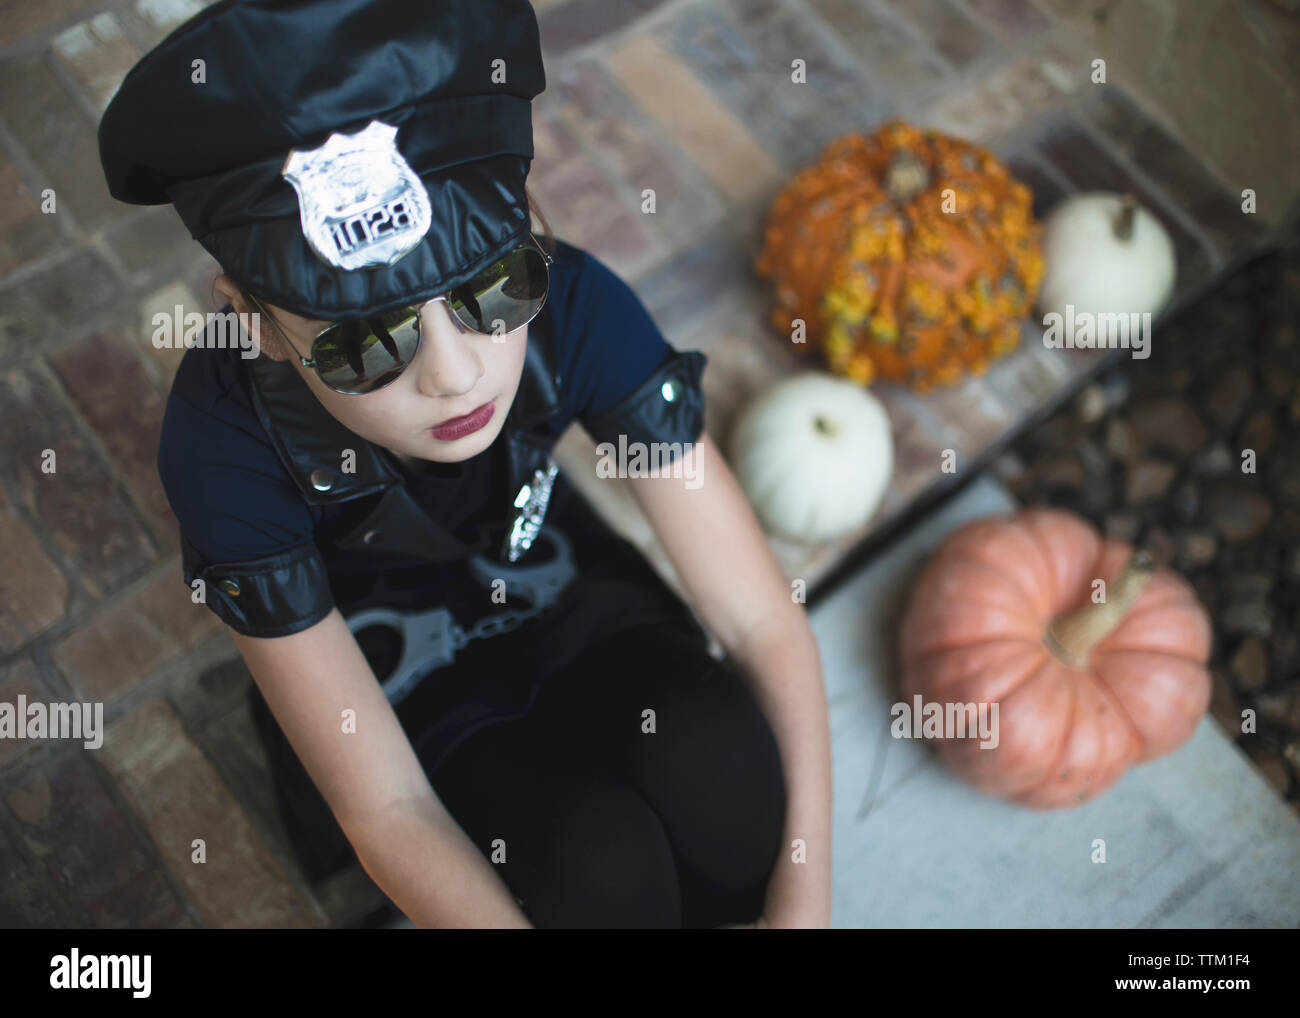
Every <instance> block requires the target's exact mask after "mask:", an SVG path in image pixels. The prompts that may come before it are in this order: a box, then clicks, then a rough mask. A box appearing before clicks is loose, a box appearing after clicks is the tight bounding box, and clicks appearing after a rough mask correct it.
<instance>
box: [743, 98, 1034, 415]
mask: <svg viewBox="0 0 1300 1018" xmlns="http://www.w3.org/2000/svg"><path fill="white" fill-rule="evenodd" d="M1040 234H1041V226H1040V225H1039V224H1038V223H1037V222H1036V221H1035V220H1034V218H1033V211H1032V199H1031V195H1030V192H1029V189H1028V188H1026V187H1025V186H1024V185H1023V184H1021V183H1020V182H1018V181H1017V180H1015V178H1013V177H1012V176H1011V174H1010V173H1009V171H1008V170H1007V169H1006V167H1005V166H1004V165H1003V164H1002V163H1000V162H999V161H998V160H997V159H996V158H995V157H994V156H993V155H992V154H991V153H990V152H989V151H988V150H986V149H983V148H980V147H979V146H977V145H972V144H970V143H968V142H965V141H961V140H960V139H957V138H949V137H946V136H945V135H942V134H939V133H938V132H935V131H926V130H921V129H919V128H916V127H913V126H911V125H909V124H905V123H902V122H899V121H891V122H890V123H887V124H885V125H883V126H882V127H881V128H880V129H879V130H878V131H876V133H874V134H872V135H861V134H849V135H844V136H842V137H839V138H837V139H835V140H834V141H832V142H831V143H830V144H828V145H827V146H826V148H825V149H824V150H823V152H822V154H821V157H820V159H819V160H818V161H817V162H816V163H814V164H813V165H812V166H809V167H807V168H805V169H803V170H801V171H800V172H799V173H798V174H796V175H795V177H794V178H793V180H791V182H790V183H789V184H788V185H787V186H786V187H785V188H784V189H783V190H782V191H781V193H780V194H779V195H778V196H777V198H776V200H775V201H774V202H773V204H772V207H771V209H770V211H769V213H768V219H767V225H766V230H765V235H764V242H763V248H762V251H761V252H760V253H759V255H758V258H757V259H756V261H755V266H754V267H755V271H756V272H757V274H758V275H759V277H760V278H762V279H765V280H770V282H771V285H772V289H773V291H774V296H775V301H776V303H775V306H774V307H773V308H772V309H771V311H770V318H771V321H772V323H773V324H774V325H775V326H776V327H777V328H778V329H780V330H781V332H782V333H783V334H786V335H790V334H792V333H794V332H795V324H794V323H795V321H796V320H802V321H803V322H804V325H805V334H804V337H805V341H804V342H802V343H799V344H797V345H796V346H795V349H796V350H797V351H799V352H807V351H810V350H812V349H820V350H822V351H824V353H825V358H826V363H827V365H828V366H829V368H830V370H831V371H833V372H835V373H836V374H840V375H845V376H847V377H849V378H852V379H854V380H855V381H858V382H861V383H863V384H866V383H869V382H871V381H872V380H873V379H875V378H876V377H880V378H883V379H887V380H889V381H894V382H905V383H907V384H909V385H911V386H913V387H914V388H916V389H917V390H919V391H924V390H926V389H929V388H931V387H932V386H934V385H936V384H938V385H945V384H950V383H952V382H955V381H957V380H958V379H959V378H960V377H961V376H962V375H964V374H967V373H975V374H978V373H980V372H982V371H984V370H985V368H987V366H988V364H989V362H990V360H991V359H993V358H995V357H998V356H1001V355H1002V354H1005V353H1007V352H1008V351H1010V350H1012V349H1014V348H1015V347H1016V345H1017V344H1018V343H1019V340H1020V321H1021V319H1022V318H1023V317H1024V316H1025V315H1026V314H1027V313H1028V312H1029V311H1030V309H1031V308H1032V307H1033V303H1034V298H1035V297H1036V295H1037V293H1038V287H1039V284H1040V283H1041V281H1042V276H1043V258H1042V253H1041V250H1040Z"/></svg>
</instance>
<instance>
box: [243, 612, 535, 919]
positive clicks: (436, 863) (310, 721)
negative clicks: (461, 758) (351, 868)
mask: <svg viewBox="0 0 1300 1018" xmlns="http://www.w3.org/2000/svg"><path fill="white" fill-rule="evenodd" d="M232 633H233V630H232ZM233 635H234V639H235V644H236V645H237V646H238V647H239V651H240V653H241V654H242V655H243V657H244V661H245V663H246V664H247V665H248V669H249V671H251V672H252V673H253V678H254V679H255V680H256V682H257V685H258V688H259V689H260V690H261V692H262V695H263V696H264V697H265V698H266V702H267V705H268V706H269V707H270V708H271V713H272V714H273V715H274V716H275V719H276V721H277V722H279V725H280V727H281V728H282V729H283V731H284V734H285V736H286V737H287V738H288V740H289V744H290V745H291V746H292V747H293V749H294V752H296V753H297V754H298V758H299V759H300V760H301V761H302V764H303V766H304V768H306V771H307V773H308V775H310V777H311V779H312V781H313V782H315V784H316V787H317V788H318V789H319V790H320V793H321V795H322V796H324V798H325V801H326V802H327V803H328V804H329V807H330V809H331V810H332V811H333V813H334V816H335V818H336V819H337V820H338V823H339V826H340V827H341V828H342V829H343V833H344V834H345V835H346V836H347V839H348V841H349V842H350V843H351V845H352V847H353V848H354V849H355V851H356V853H357V858H358V859H359V860H360V862H361V865H362V867H363V868H364V869H365V871H366V873H368V874H369V875H370V878H371V879H372V880H373V881H374V882H375V883H376V884H377V885H379V887H380V889H381V890H383V892H384V893H385V894H387V895H388V897H389V898H390V899H391V900H392V901H393V903H394V904H395V905H397V907H398V908H400V909H401V910H402V912H403V913H405V915H406V916H407V917H408V918H409V919H410V920H411V922H413V923H415V924H416V925H417V926H421V927H438V928H443V927H453V928H464V927H476V926H483V927H493V928H502V927H515V928H520V927H522V928H530V927H531V924H530V923H529V921H528V918H527V916H525V915H524V913H523V912H522V911H521V910H520V908H519V906H518V904H517V903H516V902H515V899H514V896H513V895H512V894H511V893H510V890H509V888H507V887H506V885H505V882H504V881H503V880H501V878H500V876H499V875H498V874H497V873H496V872H495V871H494V870H493V868H492V865H491V863H489V862H488V861H487V859H486V858H484V856H483V854H482V852H480V851H479V850H478V849H477V848H476V847H475V846H474V843H473V842H472V841H471V840H470V838H469V836H468V835H467V834H466V833H465V832H464V831H463V830H462V829H461V828H460V826H459V825H458V824H457V823H456V821H455V820H454V818H453V817H452V816H451V814H450V813H449V812H448V811H447V809H446V808H445V807H444V806H443V804H442V803H441V802H440V801H439V799H438V797H437V794H436V793H435V792H434V790H433V786H432V785H430V783H429V779H428V776H427V775H426V774H425V773H424V769H423V767H421V765H420V762H419V759H418V758H417V757H416V755H415V751H414V750H413V749H412V748H411V743H410V740H409V739H408V738H407V735H406V732H405V731H404V730H403V728H402V726H401V723H400V722H399V721H398V719H397V715H396V714H395V713H394V712H393V708H392V705H391V704H389V702H388V698H387V697H386V696H385V695H384V691H383V688H382V687H381V686H380V684H379V682H378V681H377V680H376V678H375V675H374V672H373V670H372V669H371V667H370V663H369V662H368V661H366V659H365V655H363V654H362V653H361V648H360V647H359V646H357V642H356V639H355V638H354V637H353V635H352V632H351V630H349V629H348V625H347V622H346V621H345V620H344V618H343V616H342V615H341V614H340V613H339V611H338V609H337V608H335V609H334V610H333V611H332V612H330V613H329V614H328V615H327V616H325V618H323V619H322V620H321V621H320V622H318V623H316V624H315V625H313V626H311V627H310V628H308V629H304V630H302V631H300V632H297V633H294V634H292V635H291V636H279V637H275V638H271V639H261V638H256V637H250V636H244V635H242V634H239V633H233ZM347 712H351V713H347ZM349 720H350V721H351V722H352V724H349V723H348V722H349ZM349 728H352V729H354V730H352V731H349V730H348V729H349Z"/></svg>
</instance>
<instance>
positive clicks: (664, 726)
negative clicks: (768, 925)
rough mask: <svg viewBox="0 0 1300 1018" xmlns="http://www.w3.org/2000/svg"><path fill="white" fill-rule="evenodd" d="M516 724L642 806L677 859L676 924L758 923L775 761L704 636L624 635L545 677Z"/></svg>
mask: <svg viewBox="0 0 1300 1018" xmlns="http://www.w3.org/2000/svg"><path fill="white" fill-rule="evenodd" d="M647 711H653V715H647V714H646V712H647ZM650 717H653V732H649V731H646V730H645V729H646V728H648V727H650V725H649V721H648V719H649V718H650ZM523 723H525V724H526V725H527V726H528V727H529V728H530V730H531V732H532V734H533V738H532V741H533V743H534V744H535V745H536V746H537V747H538V749H537V752H538V753H539V754H540V755H542V756H544V757H545V758H546V759H548V760H550V761H553V763H554V765H555V766H567V767H569V768H570V769H571V770H574V771H579V772H580V771H586V772H587V773H603V774H610V775H614V776H615V777H618V778H621V779H623V780H624V781H625V782H626V783H627V784H628V785H629V786H631V787H632V788H635V789H636V791H637V792H639V793H640V794H641V795H642V796H643V797H644V799H645V801H646V802H648V803H649V805H650V807H651V808H652V809H653V811H654V814H655V815H656V816H657V817H658V819H659V822H660V823H661V824H662V827H663V829H664V831H665V832H666V835H667V838H668V842H669V844H670V845H671V847H672V851H673V856H674V858H675V859H676V862H677V873H678V881H679V884H680V886H681V891H682V911H683V925H685V926H690V927H702V926H719V925H722V924H723V923H733V922H748V921H750V920H752V919H754V918H756V917H757V916H758V915H759V913H760V912H761V911H762V906H763V898H764V894H765V892H766V888H767V880H768V877H769V876H770V875H771V872H772V869H773V866H774V865H775V862H776V858H777V854H778V852H779V851H780V850H781V844H780V843H781V840H782V835H781V831H782V825H783V822H784V819H785V783H784V777H783V773H782V769H781V759H780V753H779V750H778V748H777V744H776V738H775V735H774V734H773V733H772V730H771V727H770V726H769V725H768V723H767V720H766V718H765V717H764V716H763V714H762V712H761V711H760V709H759V707H758V705H757V703H756V702H755V700H754V699H753V696H752V694H751V693H750V691H749V689H748V687H747V686H746V684H745V682H744V680H743V679H742V678H741V677H740V676H739V675H738V674H736V672H735V671H734V670H733V669H731V668H730V667H729V666H727V665H726V664H724V663H721V662H718V661H715V660H714V659H713V658H712V657H710V656H709V654H708V651H707V645H706V643H705V641H704V638H703V636H702V634H700V633H699V632H698V631H697V630H692V629H688V628H685V627H682V626H679V625H648V626H640V627H636V628H633V629H629V630H625V631H624V632H622V633H619V634H617V635H616V636H614V637H613V638H612V639H610V640H607V641H605V642H603V643H601V644H599V645H596V646H594V647H592V648H590V649H589V650H588V651H586V652H585V653H584V654H583V655H582V656H581V657H580V658H579V659H578V661H577V662H575V664H574V666H573V667H571V668H570V669H568V670H567V671H566V672H565V673H563V674H560V675H555V676H552V677H551V678H550V679H548V680H547V683H546V684H545V685H544V686H543V687H542V691H541V694H540V695H539V698H538V700H537V702H536V704H534V707H533V710H532V712H531V713H530V714H529V716H528V718H527V719H525V722H523Z"/></svg>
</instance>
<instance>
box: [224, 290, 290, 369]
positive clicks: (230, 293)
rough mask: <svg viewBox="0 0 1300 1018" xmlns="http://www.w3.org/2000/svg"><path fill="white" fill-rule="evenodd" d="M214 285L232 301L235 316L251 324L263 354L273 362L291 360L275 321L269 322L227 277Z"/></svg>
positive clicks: (253, 334)
mask: <svg viewBox="0 0 1300 1018" xmlns="http://www.w3.org/2000/svg"><path fill="white" fill-rule="evenodd" d="M212 285H213V286H214V287H215V288H216V290H217V292H218V293H220V294H221V296H223V297H225V298H226V300H228V301H230V306H231V307H232V308H234V310H235V314H237V315H240V316H241V317H240V321H243V322H248V323H249V329H250V332H251V333H252V336H253V340H254V342H256V343H257V346H258V349H259V350H261V351H262V353H264V354H266V356H267V357H269V358H270V359H271V360H273V361H285V360H288V359H289V355H290V352H291V351H290V349H289V346H288V344H287V343H285V341H284V340H283V339H282V338H281V336H280V330H279V327H278V326H277V324H276V323H275V322H274V321H268V319H267V316H266V315H265V314H262V312H261V311H260V309H259V308H258V306H257V305H256V304H254V303H253V302H252V300H250V299H249V297H248V295H247V294H246V293H244V291H243V289H242V288H241V287H240V286H239V284H238V283H236V282H235V281H234V280H233V279H231V278H230V277H229V276H227V275H220V276H218V277H217V278H216V279H215V280H214V281H213V283H212ZM243 316H247V317H243Z"/></svg>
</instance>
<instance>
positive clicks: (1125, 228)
mask: <svg viewBox="0 0 1300 1018" xmlns="http://www.w3.org/2000/svg"><path fill="white" fill-rule="evenodd" d="M1136 212H1137V199H1136V198H1134V197H1133V195H1131V194H1126V195H1124V198H1123V200H1122V201H1121V202H1120V206H1119V215H1118V216H1116V217H1115V224H1114V230H1115V236H1116V237H1117V238H1118V239H1119V240H1128V239H1129V238H1130V237H1132V236H1133V217H1134V215H1135V214H1136Z"/></svg>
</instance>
